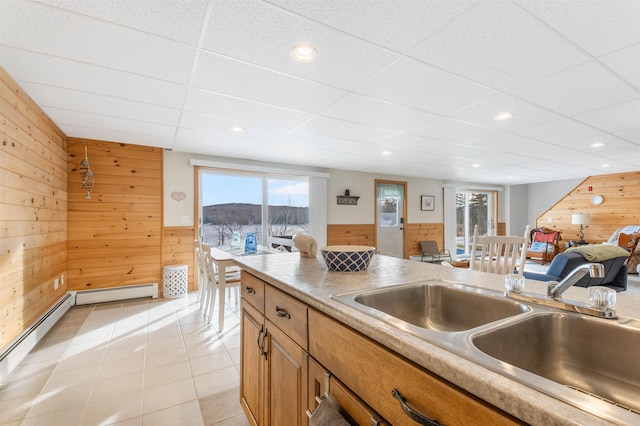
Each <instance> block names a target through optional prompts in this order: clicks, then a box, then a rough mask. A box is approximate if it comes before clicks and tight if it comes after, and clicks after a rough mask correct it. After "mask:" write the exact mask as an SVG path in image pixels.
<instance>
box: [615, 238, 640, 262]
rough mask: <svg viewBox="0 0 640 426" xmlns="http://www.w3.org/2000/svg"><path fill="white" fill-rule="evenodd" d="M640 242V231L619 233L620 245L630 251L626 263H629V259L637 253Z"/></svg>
mask: <svg viewBox="0 0 640 426" xmlns="http://www.w3.org/2000/svg"><path fill="white" fill-rule="evenodd" d="M638 242H640V233H635V234H625V233H622V232H621V233H620V235H618V246H620V247H622V248H623V249H625V250H627V251H628V252H629V257H627V259H626V260H625V261H624V264H625V265H627V264H629V261H630V260H631V258H632V257H633V255H634V254H635V252H636V248H637V247H638Z"/></svg>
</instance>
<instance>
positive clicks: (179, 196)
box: [171, 191, 187, 201]
mask: <svg viewBox="0 0 640 426" xmlns="http://www.w3.org/2000/svg"><path fill="white" fill-rule="evenodd" d="M171 198H173V199H174V200H176V201H182V200H184V199H185V198H187V194H185V193H184V192H182V191H173V192H172V193H171Z"/></svg>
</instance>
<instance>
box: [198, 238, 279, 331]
mask: <svg viewBox="0 0 640 426" xmlns="http://www.w3.org/2000/svg"><path fill="white" fill-rule="evenodd" d="M210 253H211V254H210V255H211V260H212V262H213V263H215V264H216V265H217V267H218V332H222V330H223V329H224V304H225V297H226V294H225V291H226V286H227V280H226V277H227V268H228V267H231V266H236V264H235V263H234V261H233V260H234V258H237V257H240V256H255V255H262V254H270V253H280V251H278V250H271V249H269V248H267V247H264V246H258V248H257V251H256V252H255V253H247V252H246V251H245V249H244V247H243V246H242V247H231V246H218V247H213V246H211V247H210Z"/></svg>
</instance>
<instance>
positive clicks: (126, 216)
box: [67, 138, 164, 290]
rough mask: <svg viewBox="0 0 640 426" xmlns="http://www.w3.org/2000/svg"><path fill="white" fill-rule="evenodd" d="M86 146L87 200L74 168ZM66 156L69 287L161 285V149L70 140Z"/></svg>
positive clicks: (79, 288) (80, 288) (77, 288)
mask: <svg viewBox="0 0 640 426" xmlns="http://www.w3.org/2000/svg"><path fill="white" fill-rule="evenodd" d="M85 145H87V147H88V154H89V155H88V158H89V165H90V167H91V170H93V174H94V176H95V188H94V190H93V193H92V196H91V199H90V200H87V199H85V193H84V191H83V190H82V188H81V184H80V182H81V173H80V171H79V170H78V164H79V163H80V161H81V160H82V158H83V157H84V147H85ZM67 154H68V162H67V170H68V173H69V176H68V189H67V191H68V194H69V195H68V196H69V211H68V219H69V224H68V241H67V250H68V266H67V269H68V275H69V277H68V286H69V289H70V290H86V289H96V288H106V287H120V286H125V285H131V284H145V283H158V285H159V287H160V288H161V287H162V262H163V255H162V248H163V246H162V240H163V213H162V212H163V161H164V160H163V153H162V149H161V148H152V147H146V146H138V145H129V144H121V143H113V142H102V141H95V140H85V139H75V138H69V139H68V148H67Z"/></svg>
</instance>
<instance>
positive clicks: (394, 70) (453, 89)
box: [356, 58, 497, 115]
mask: <svg viewBox="0 0 640 426" xmlns="http://www.w3.org/2000/svg"><path fill="white" fill-rule="evenodd" d="M356 92H358V93H361V94H364V95H368V96H371V97H374V98H381V99H384V100H387V101H389V102H394V103H398V104H401V105H405V106H408V107H412V108H417V109H420V110H423V111H427V112H431V113H434V114H442V115H446V114H449V113H452V112H453V111H456V110H459V109H461V108H464V107H465V106H468V105H471V104H473V103H476V102H480V101H482V100H484V99H487V98H489V97H491V96H494V95H496V94H497V92H496V91H495V90H492V89H490V88H487V87H484V86H481V85H479V84H475V83H473V82H470V81H468V80H465V79H462V78H459V77H456V76H454V75H451V74H449V73H447V72H444V71H442V70H439V69H437V68H434V67H431V66H429V65H426V64H423V63H420V62H418V61H416V60H413V59H410V58H402V59H400V60H399V61H397V62H395V63H394V64H393V65H391V66H389V67H388V68H386V69H385V70H383V71H382V72H380V73H379V74H377V75H376V76H375V77H373V78H372V79H370V80H369V81H367V82H365V83H364V84H363V85H362V86H360V87H358V89H357V90H356Z"/></svg>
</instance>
